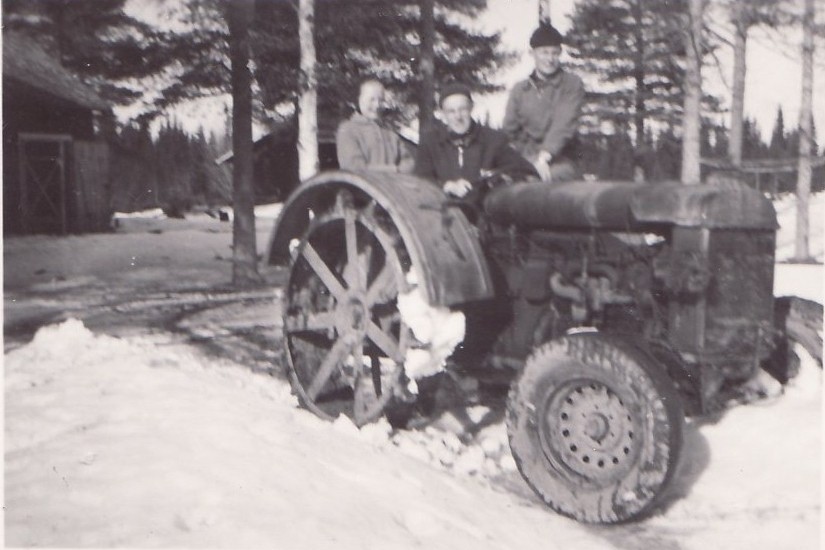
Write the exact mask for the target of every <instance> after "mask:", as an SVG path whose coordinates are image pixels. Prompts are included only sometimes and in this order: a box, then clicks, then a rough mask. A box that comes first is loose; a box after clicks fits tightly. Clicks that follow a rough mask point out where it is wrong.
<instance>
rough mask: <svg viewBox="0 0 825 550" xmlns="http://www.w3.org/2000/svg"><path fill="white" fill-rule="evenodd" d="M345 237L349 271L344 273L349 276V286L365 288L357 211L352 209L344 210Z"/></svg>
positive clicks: (346, 208)
mask: <svg viewBox="0 0 825 550" xmlns="http://www.w3.org/2000/svg"><path fill="white" fill-rule="evenodd" d="M344 237H345V239H346V243H347V264H348V267H349V269H348V270H344V273H347V274H348V275H349V279H352V280H347V284H349V287H350V288H351V289H353V288H355V289H361V288H363V280H364V276H363V274H362V272H361V262H360V261H359V258H358V241H357V238H356V237H357V235H356V227H355V211H353V209H352V208H348V207H345V208H344Z"/></svg>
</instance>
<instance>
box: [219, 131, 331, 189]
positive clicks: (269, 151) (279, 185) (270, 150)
mask: <svg viewBox="0 0 825 550" xmlns="http://www.w3.org/2000/svg"><path fill="white" fill-rule="evenodd" d="M318 126H319V128H318V157H319V159H318V160H319V162H320V169H321V170H322V171H323V170H333V169H336V168H338V157H337V156H336V153H335V129H334V125H332V124H330V123H329V122H328V121H324V120H319V121H318ZM297 143H298V124H297V121H296V120H295V119H294V118H291V119H287V120H285V121H283V122H281V123H279V124H276V125H275V126H274V127H273V128H272V130H270V132H269V133H267V134H265V135H263V136H261V137H260V138H258V139H256V140H255V142H254V143H253V145H252V156H253V170H252V180H253V183H254V186H255V203H256V204H266V203H269V202H275V201H280V200H284V199H285V198H286V197H287V195H289V193H290V192H291V191H292V190H293V189H294V188H295V187H297V185H298V183H299V181H300V180H299V176H298V145H297ZM232 161H233V152H232V151H231V150H230V151H227V152H226V153H224V154H223V155H221V156H220V157H218V158H217V159H215V162H216V163H217V164H218V165H224V166H227V165H231V164H232Z"/></svg>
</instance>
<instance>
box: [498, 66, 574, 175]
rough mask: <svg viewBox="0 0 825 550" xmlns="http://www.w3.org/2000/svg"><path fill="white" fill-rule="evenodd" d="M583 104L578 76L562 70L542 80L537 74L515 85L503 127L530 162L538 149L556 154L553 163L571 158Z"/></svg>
mask: <svg viewBox="0 0 825 550" xmlns="http://www.w3.org/2000/svg"><path fill="white" fill-rule="evenodd" d="M583 103H584V85H583V84H582V80H581V79H580V78H579V77H578V76H576V75H574V74H571V73H568V72H565V71H564V70H559V71H558V72H556V74H554V75H553V76H551V77H550V78H548V79H546V80H539V79H537V78H536V76H535V74H534V75H531V77H530V78H528V79H526V80H523V81H521V82H519V83H517V84H516V85H515V86H513V89H512V91H511V92H510V97H509V99H508V101H507V109H506V111H505V114H504V124H503V128H502V129H503V130H504V132H505V133H506V134H507V137H508V138H510V141H511V142H512V143H513V147H515V148H516V150H517V151H518V152H520V153H521V154H522V155H524V157H525V158H527V159H529V160H531V161H533V160H534V159H535V158H536V155H538V153H539V151H547V152H548V153H550V154H551V155H553V161H552V162H556V161H557V160H558V161H561V160H562V159H566V160H572V159H573V158H574V157H575V156H576V152H575V151H574V150H573V147H572V141H573V139H574V136H575V135H576V131H577V129H578V122H579V114H580V112H581V108H582V104H583Z"/></svg>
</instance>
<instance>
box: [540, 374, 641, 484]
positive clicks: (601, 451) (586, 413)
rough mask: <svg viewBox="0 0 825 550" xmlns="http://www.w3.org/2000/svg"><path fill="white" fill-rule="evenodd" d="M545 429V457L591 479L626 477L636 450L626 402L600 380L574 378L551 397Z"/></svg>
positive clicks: (546, 412)
mask: <svg viewBox="0 0 825 550" xmlns="http://www.w3.org/2000/svg"><path fill="white" fill-rule="evenodd" d="M543 418H544V423H543V426H542V429H541V430H540V436H541V440H542V447H543V450H544V453H545V455H546V456H547V457H548V458H549V459H550V460H551V461H553V462H556V463H561V464H562V465H563V466H565V468H566V469H568V470H572V472H574V473H577V474H579V475H582V476H584V477H586V478H588V479H590V480H591V481H595V482H604V481H608V480H612V479H614V478H616V477H617V476H618V475H621V474H622V473H623V472H624V471H626V470H627V468H629V467H630V465H631V464H632V462H633V459H634V458H635V455H636V453H637V442H636V441H634V439H633V438H634V436H635V434H634V424H633V419H632V415H631V412H630V410H629V409H628V408H627V407H626V405H625V403H624V401H623V400H622V399H621V398H620V397H619V396H618V395H616V394H615V393H613V392H612V391H610V389H609V388H608V387H607V386H605V385H603V384H601V383H600V382H596V381H592V380H579V381H573V382H571V383H570V384H568V385H566V386H563V387H562V388H560V389H559V390H558V391H556V392H555V393H553V394H552V395H550V396H548V399H547V402H546V406H545V408H544V415H543Z"/></svg>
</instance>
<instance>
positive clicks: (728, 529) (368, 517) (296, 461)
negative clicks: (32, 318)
mask: <svg viewBox="0 0 825 550" xmlns="http://www.w3.org/2000/svg"><path fill="white" fill-rule="evenodd" d="M803 353H804V352H803ZM821 377H822V371H821V369H820V368H819V367H818V366H816V365H815V364H814V362H813V360H812V359H810V357H807V356H806V357H805V358H804V359H803V368H802V373H801V374H800V376H799V377H798V378H797V379H795V381H794V382H793V384H791V385H790V386H789V387H787V388H786V391H785V393H784V395H781V396H778V397H776V398H774V399H772V400H770V401H767V402H761V403H758V404H753V405H749V406H740V407H736V408H734V409H732V410H730V411H728V412H727V414H725V415H724V416H723V417H722V418H721V419H718V420H714V421H707V422H699V423H696V424H693V425H691V426H689V431H688V438H687V445H686V452H685V456H684V462H683V469H682V472H681V474H680V476H679V478H678V479H677V482H676V490H675V493H674V495H673V500H672V501H671V503H670V505H669V507H668V508H667V509H665V510H664V511H662V512H661V513H660V514H659V515H657V516H655V517H653V518H651V519H649V520H648V521H647V522H645V523H642V524H638V525H633V526H627V527H618V528H593V527H586V526H583V525H580V524H577V523H575V522H573V521H570V520H567V519H564V518H561V517H559V516H557V515H555V514H553V513H552V512H551V511H550V510H548V509H545V508H544V507H543V506H542V505H541V504H539V503H537V502H536V501H535V499H533V498H532V497H531V496H530V495H529V494H528V493H527V491H526V490H521V491H514V492H508V491H505V490H503V489H501V483H499V482H497V480H498V479H499V478H502V477H505V478H507V477H508V476H509V478H510V484H511V485H517V484H518V483H519V479H517V477H518V476H517V474H515V473H514V472H513V464H512V460H511V459H510V458H509V455H508V454H507V452H506V448H505V446H506V435H505V432H504V428H503V426H502V425H501V424H495V425H493V426H491V427H489V428H487V429H485V430H484V431H482V433H481V434H480V435H479V436H478V437H477V438H476V440H474V441H473V442H471V443H470V444H468V445H466V446H463V445H461V444H459V441H458V439H457V438H456V437H455V436H454V435H452V434H451V433H450V432H448V431H444V432H439V431H437V430H435V429H430V431H429V432H403V433H400V434H395V435H392V434H390V431H389V427H388V426H387V425H386V424H384V423H381V424H378V425H375V426H370V427H368V428H366V429H364V430H362V431H360V432H359V431H358V430H357V429H356V428H355V427H354V426H353V425H352V424H351V423H349V422H348V421H339V422H337V423H326V422H323V421H321V420H319V419H317V418H316V417H314V416H313V415H311V414H310V413H308V412H305V411H303V410H301V409H298V408H297V406H296V403H295V399H294V398H293V397H292V396H291V395H290V391H289V388H288V385H287V384H286V382H284V381H282V380H279V379H275V378H271V377H267V376H261V375H256V374H254V373H252V372H250V371H249V370H247V369H245V368H243V367H242V366H241V365H237V364H232V363H231V362H226V361H220V360H216V359H215V358H212V357H208V356H205V355H203V354H201V353H200V352H198V351H197V350H195V349H193V348H191V347H188V346H181V345H174V344H172V345H170V344H169V343H168V342H164V341H162V340H161V341H158V340H157V339H154V340H153V339H150V338H146V337H135V338H126V339H120V338H113V337H110V336H106V335H96V334H93V333H92V332H90V331H89V330H87V329H86V328H85V327H84V326H83V325H82V323H81V322H79V321H76V320H69V321H66V322H64V323H62V324H60V325H53V326H49V327H46V328H43V329H41V330H40V331H39V332H38V333H37V335H36V336H35V338H34V340H33V341H32V342H31V343H30V344H28V345H26V346H24V347H22V348H19V349H17V350H14V351H12V352H11V353H9V354H8V355H7V356H6V367H5V384H6V395H5V399H6V402H5V410H6V419H5V421H6V426H5V505H6V506H5V516H6V517H5V522H6V525H5V527H6V544H7V545H8V546H15V547H16V546H21V547H22V546H58V547H77V546H83V547H123V546H126V547H198V548H203V547H213V548H258V547H276V548H296V549H320V548H345V549H350V548H352V549H356V548H358V549H360V548H376V549H379V548H380V549H385V548H418V547H424V548H444V549H457V548H474V549H484V548H498V549H509V548H522V549H529V548H536V549H538V548H542V549H548V548H560V549H568V548H576V549H587V548H594V549H604V548H651V549H653V548H656V549H659V548H683V549H697V550H700V549H701V550H706V549H708V548H748V549H766V550H767V549H777V548H788V549H806V548H810V549H813V548H817V547H818V542H817V536H818V532H819V520H820V490H819V488H820V479H819V476H820V466H821V454H820V450H821V409H822V394H821V390H820V386H821ZM632 541H636V542H632Z"/></svg>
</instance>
